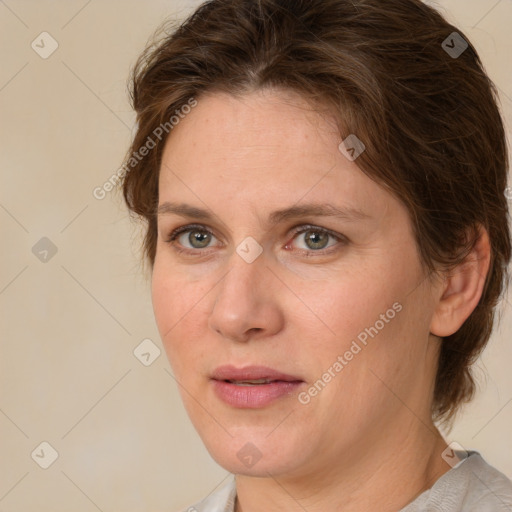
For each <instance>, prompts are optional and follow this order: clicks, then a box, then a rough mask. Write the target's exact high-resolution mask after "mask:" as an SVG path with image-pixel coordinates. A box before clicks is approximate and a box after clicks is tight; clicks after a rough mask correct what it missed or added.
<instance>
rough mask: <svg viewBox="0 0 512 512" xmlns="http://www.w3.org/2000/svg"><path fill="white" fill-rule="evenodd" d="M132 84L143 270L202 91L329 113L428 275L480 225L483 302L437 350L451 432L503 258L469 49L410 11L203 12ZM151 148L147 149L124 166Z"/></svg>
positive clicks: (145, 58) (424, 14)
mask: <svg viewBox="0 0 512 512" xmlns="http://www.w3.org/2000/svg"><path fill="white" fill-rule="evenodd" d="M165 28H166V25H164V28H163V30H165ZM453 32H457V33H458V36H457V35H455V36H454V35H453ZM466 43H467V48H466V49H465V50H464V51H462V53H461V54H460V55H458V54H457V53H454V52H455V50H458V53H460V51H461V50H463V49H464V47H465V44H466ZM450 50H451V51H450ZM130 79H131V83H132V89H131V93H132V104H133V107H134V109H135V111H136V113H137V121H138V127H137V132H136V135H135V137H134V140H133V143H132V145H131V148H130V150H129V153H128V156H127V160H126V161H127V162H130V165H129V166H127V165H126V164H125V167H126V169H127V170H128V171H129V172H127V173H126V175H125V176H124V179H123V185H122V186H123V194H124V199H125V201H126V203H127V205H128V207H129V209H130V210H131V212H133V213H135V214H138V215H139V216H141V217H142V218H144V219H145V220H146V221H147V230H146V235H145V241H144V252H145V255H146V256H147V259H148V260H149V262H150V264H151V266H152V265H153V262H154V258H155V252H156V240H157V220H156V214H155V212H156V206H157V204H158V176H159V169H160V160H161V155H162V150H163V147H164V143H165V141H166V137H167V136H168V134H169V133H170V132H171V129H172V127H173V126H172V123H171V122H170V121H169V120H170V118H171V116H173V115H176V114H178V113H179V112H180V109H181V108H182V107H183V105H186V104H187V103H188V102H190V99H191V98H196V99H199V101H200V95H201V94H202V93H205V92H206V91H208V92H212V91H222V92H227V93H230V94H234V95H236V94H243V93H244V92H248V91H252V90H256V89H260V88H264V87H283V88H288V89H292V90H294V91H296V92H298V93H300V94H301V95H302V96H303V97H304V98H306V99H308V100H310V101H311V102H312V103H313V104H316V105H324V106H328V107H329V109H330V113H331V114H332V115H333V116H334V117H335V118H336V119H337V122H338V126H339V130H340V136H341V139H345V138H346V137H347V136H348V135H349V134H356V135H357V137H358V138H359V139H361V140H362V141H363V142H364V144H365V146H366V151H364V152H363V153H362V154H361V155H360V156H359V158H358V160H357V164H358V166H359V167H360V169H361V170H362V171H363V172H364V173H366V174H367V175H368V176H369V177H371V178H372V179H373V180H375V181H376V182H378V183H379V184H381V185H382V186H384V187H386V188H387V189H388V190H389V192H390V193H392V194H394V195H395V196H396V197H397V198H398V199H399V200H400V201H402V203H403V204H404V205H405V206H406V207H407V209H408V211H409V213H410V216H411V221H412V225H413V228H414V233H415V238H416V243H417V246H418V250H419V253H420V256H421V261H422V264H423V266H424V268H425V269H427V270H428V271H429V273H433V272H434V271H435V270H436V265H439V267H437V268H440V267H442V268H444V269H451V268H453V267H454V266H455V265H457V264H459V263H461V262H462V261H463V260H464V259H465V258H466V257H467V255H468V254H469V252H470V251H471V249H472V247H473V245H474V243H475V242H476V240H477V238H478V232H477V227H478V225H479V224H480V225H482V226H483V227H485V228H486V229H487V232H488V233H489V237H490V243H491V265H490V269H489V272H488V275H487V278H486V283H485V287H484V290H483V294H482V297H481V299H480V301H479V303H478V305H477V306H476V308H475V310H474V311H473V312H472V314H471V315H470V317H469V318H468V319H467V320H466V322H465V323H464V324H463V325H462V326H461V328H460V329H459V330H458V331H457V332H456V333H454V334H453V335H451V336H447V337H445V338H444V339H443V341H442V346H441V351H440V356H439V364H438V369H437V376H436V382H435V389H434V399H433V405H432V415H433V418H434V419H437V420H443V421H444V422H445V423H446V424H448V423H449V422H450V421H451V420H452V419H453V417H454V415H455V413H456V411H457V410H458V408H459V407H460V405H461V404H462V403H464V402H467V401H469V400H470V399H471V398H472V397H473V395H474V392H475V381H474V378H473V376H472V373H471V370H470V367H471V365H472V364H473V362H474V361H475V360H476V358H477V357H478V355H479V354H480V352H481V351H482V349H483V348H484V346H485V344H486V343H487V341H488V339H489V337H490V334H491V331H492V327H493V321H494V309H495V306H496V305H497V303H498V301H499V298H500V295H501V293H502V289H503V286H504V285H508V273H507V264H508V261H509V259H510V252H511V245H510V233H509V228H508V205H507V199H506V197H505V187H506V184H507V183H506V180H507V169H508V154H507V143H506V138H505V131H504V126H503V121H502V119H501V116H500V112H499V109H498V106H497V92H496V89H495V86H494V84H493V83H492V82H491V80H490V79H489V78H488V76H487V75H486V73H485V71H484V68H483V65H482V63H481V61H480V58H479V56H478V55H477V52H476V50H475V48H474V47H473V45H472V44H471V43H470V42H469V40H468V38H467V37H465V36H464V34H463V33H462V32H461V31H460V30H458V29H456V28H455V27H454V26H453V25H451V24H449V23H448V22H447V21H446V20H445V19H444V18H443V17H442V16H441V15H440V14H439V13H438V12H437V11H436V10H434V9H433V8H431V7H429V6H427V5H425V4H423V3H422V2H421V1H420V0H350V1H349V0H210V1H208V2H206V3H204V4H203V5H201V6H200V7H199V8H198V9H197V10H196V11H195V12H194V13H193V14H192V15H191V16H190V17H189V18H188V19H187V20H186V21H185V22H184V23H183V24H181V25H180V26H179V27H178V28H176V29H174V28H173V30H172V32H171V33H165V32H164V36H163V37H162V38H161V40H159V41H158V40H155V42H154V43H153V44H150V45H149V46H148V47H147V48H146V50H145V51H144V53H143V54H142V55H141V56H140V57H139V59H138V61H137V63H136V65H135V67H134V70H133V73H132V76H131V77H130ZM194 101H195V100H194ZM159 126H160V127H162V126H163V127H164V131H165V134H163V132H162V130H161V129H160V131H158V130H156V129H157V127H159ZM160 132H162V133H160ZM156 133H158V134H159V135H160V136H155V135H156ZM162 135H163V136H162ZM150 139H151V141H152V142H153V143H154V148H152V149H151V150H150V151H149V152H145V153H147V154H146V156H144V158H137V159H134V155H135V153H137V152H138V151H139V150H140V148H142V147H143V146H144V145H145V144H146V145H147V142H148V141H149V140H150ZM137 154H138V153H137Z"/></svg>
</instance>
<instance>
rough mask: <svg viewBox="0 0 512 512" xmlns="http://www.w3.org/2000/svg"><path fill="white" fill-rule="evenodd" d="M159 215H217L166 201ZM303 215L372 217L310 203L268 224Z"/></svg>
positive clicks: (350, 218)
mask: <svg viewBox="0 0 512 512" xmlns="http://www.w3.org/2000/svg"><path fill="white" fill-rule="evenodd" d="M157 214H158V215H172V214H175V215H179V216H180V217H188V218H193V219H198V220H212V219H213V218H214V217H215V216H216V215H214V214H212V213H211V212H210V211H209V210H205V209H202V208H198V207H196V206H191V205H188V204H186V203H172V202H169V201H166V202H165V203H162V204H161V205H159V206H158V209H157ZM301 217H334V218H337V219H340V220H345V221H350V222H354V221H364V220H368V219H371V218H372V217H371V216H370V215H368V214H367V213H365V212H363V211H362V210H360V209H358V208H352V207H343V208H339V207H336V206H334V205H332V204H328V203H308V204H303V205H300V206H291V207H289V208H283V209H281V210H276V211H274V212H272V213H271V214H270V215H269V216H268V221H267V222H268V224H269V225H276V224H279V223H280V222H284V221H287V220H291V219H298V218H301Z"/></svg>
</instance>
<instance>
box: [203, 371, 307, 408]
mask: <svg viewBox="0 0 512 512" xmlns="http://www.w3.org/2000/svg"><path fill="white" fill-rule="evenodd" d="M211 382H212V385H213V389H214V391H215V393H216V395H217V397H218V398H220V399H221V400H222V401H223V402H225V403H227V404H228V405H230V406H232V407H236V408H240V409H256V408H262V407H265V406H267V405H270V404H271V403H273V402H274V401H276V400H278V399H284V398H285V397H289V396H290V395H293V394H294V393H295V392H296V391H297V390H298V388H299V387H300V386H301V385H303V384H304V381H303V380H302V379H301V378H300V377H298V376H294V375H289V374H286V373H282V372H279V371H277V370H274V369H272V368H267V367H265V366H246V367H245V368H236V367H234V366H229V365H228V366H220V367H219V368H217V369H216V370H215V371H214V372H213V374H212V377H211Z"/></svg>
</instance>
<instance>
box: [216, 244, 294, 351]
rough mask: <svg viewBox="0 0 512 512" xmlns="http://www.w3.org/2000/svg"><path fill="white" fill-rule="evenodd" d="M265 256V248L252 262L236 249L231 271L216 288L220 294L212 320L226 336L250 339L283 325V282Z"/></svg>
mask: <svg viewBox="0 0 512 512" xmlns="http://www.w3.org/2000/svg"><path fill="white" fill-rule="evenodd" d="M264 256H265V252H263V253H262V254H260V256H258V258H257V259H256V260H254V261H253V262H251V263H248V262H246V261H245V260H244V259H243V258H241V257H240V256H239V255H238V254H237V253H236V252H233V256H232V258H231V259H230V266H229V270H228V272H227V273H226V274H225V276H224V278H223V279H221V281H220V283H219V284H218V286H216V287H215V288H214V290H213V291H214V292H215V293H216V296H215V302H214V305H213V308H212V311H211V314H210V317H209V320H208V324H209V327H210V329H212V330H214V331H215V332H217V333H218V334H219V335H221V336H222V337H223V338H226V339H229V340H232V341H237V342H248V341H249V340H251V339H263V338H267V337H269V336H272V335H274V334H276V333H278V332H279V331H280V330H281V329H282V328H283V324H284V314H283V309H282V304H281V302H280V297H282V291H283V290H282V289H283V284H282V282H281V281H280V280H279V279H278V278H277V277H276V275H275V274H274V271H273V270H271V269H270V267H268V266H267V263H266V261H265V257H264ZM213 291H212V292H213Z"/></svg>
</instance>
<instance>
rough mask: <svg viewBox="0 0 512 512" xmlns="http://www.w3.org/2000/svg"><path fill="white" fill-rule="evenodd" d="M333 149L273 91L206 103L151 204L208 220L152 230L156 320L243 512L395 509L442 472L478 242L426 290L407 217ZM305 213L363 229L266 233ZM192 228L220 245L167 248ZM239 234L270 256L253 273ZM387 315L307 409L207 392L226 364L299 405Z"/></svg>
mask: <svg viewBox="0 0 512 512" xmlns="http://www.w3.org/2000/svg"><path fill="white" fill-rule="evenodd" d="M340 142H341V139H340V136H339V134H338V133H337V131H336V127H335V125H334V122H333V120H331V119H328V118H326V117H325V116H321V115H320V114H318V113H317V112H315V111H314V110H313V109H312V107H311V106H309V105H308V104H307V103H306V102H305V101H304V100H303V99H302V98H301V97H300V96H298V95H296V94H295V93H293V92H291V91H286V90H278V89H268V90H263V91H262V90H260V91H255V92H251V93H246V94H244V95H243V96H240V97H236V98H235V97H233V96H230V95H226V94H223V93H214V94H207V95H203V96H201V97H200V98H198V105H197V106H196V107H195V108H194V109H193V110H192V111H191V113H190V114H188V115H187V116H186V117H185V118H184V119H183V120H181V121H180V123H179V124H178V125H177V126H176V127H175V128H174V129H173V131H172V133H171V136H170V137H169V138H168V140H167V142H166V147H165V151H164V154H163V158H162V166H161V170H160V197H159V204H160V205H163V204H164V203H166V202H176V203H187V204H189V205H192V206H195V207H198V208H205V209H208V210H209V211H210V212H211V213H212V215H213V217H212V218H211V219H209V220H198V219H194V218H190V217H181V216H179V215H176V214H174V213H169V212H167V213H165V212H163V213H161V214H159V216H158V242H157V251H156V258H155V263H154V267H153V279H152V300H153V307H154V312H155V317H156V321H157V325H158V329H159V331H160V335H161V337H162V340H163V344H164V347H165V350H166V352H167V356H168V358H169V361H170V363H171V366H172V369H173V372H174V375H175V377H176V380H177V381H178V383H179V384H180V392H181V395H182V398H183V401H184V405H185V407H186V409H187V412H188V414H189V416H190V418H191V421H192V422H193V424H194V426H195V428H196V429H197V431H198V433H199V435H200V436H201V438H202V440H203V442H204V443H205V445H206V448H207V449H208V451H209V452H210V454H211V455H212V457H213V458H214V459H215V460H216V461H217V462H218V463H219V464H220V465H221V466H222V467H224V468H225V469H227V470H228V471H230V472H232V473H234V474H236V483H237V494H238V498H237V504H236V510H237V511H243V512H255V511H261V510H265V511H269V512H272V511H277V510H291V511H295V510H297V511H303V510H304V509H306V510H308V512H316V511H320V510H322V511H323V510H343V511H346V512H352V511H358V512H360V511H361V510H380V511H384V512H385V511H396V510H399V509H400V508H402V507H404V506H405V505H406V504H407V503H409V502H411V501H412V500H413V499H414V498H415V497H417V496H418V495H419V494H420V493H421V492H423V491H424V490H426V489H428V488H429V487H431V486H432V484H433V483H434V482H435V480H436V479H437V478H439V476H441V475H442V474H444V473H445V472H446V471H448V470H449V469H450V466H449V465H448V464H447V463H446V462H445V461H444V460H443V458H442V457H441V453H442V452H443V450H444V449H445V448H446V442H445V441H444V440H443V438H442V436H441V434H440V433H439V431H438V430H437V429H436V428H435V426H434V425H433V423H432V420H431V414H430V408H431V402H432V392H433V382H434V377H435V372H436V364H437V357H438V351H439V346H440V343H441V340H440V337H441V336H447V335H449V334H452V333H453V332H455V331H457V329H458V328H459V327H460V326H461V325H462V323H463V322H464V321H465V320H466V318H467V317H468V316H469V315H470V313H471V311H473V309H474V308H475V307H476V305H477V303H478V300H479V298H480V296H481V293H482V289H483V284H484V278H485V275H486V273H487V270H488V266H489V250H490V249H489V241H488V237H487V233H486V232H485V230H482V232H481V233H482V236H481V238H480V241H479V243H478V244H477V245H476V246H475V250H474V252H473V253H472V255H471V258H469V259H468V262H467V263H466V264H465V265H464V266H461V268H460V269H457V270H456V271H455V272H453V273H451V274H450V275H439V276H437V275H436V276H432V275H430V276H428V275H426V274H425V272H424V270H423V268H422V266H421V265H420V259H419V254H418V252H417V248H416V245H415V242H414V237H413V233H412V228H411V222H410V219H409V215H408V212H407V210H406V209H405V207H404V206H403V205H402V204H401V203H400V202H399V201H398V200H397V199H396V198H394V197H393V196H392V195H391V194H389V192H387V191H386V190H384V189H383V188H382V187H380V186H379V185H377V184H376V183H375V182H373V181H372V180H371V179H370V178H369V177H367V176H366V175H365V174H364V173H363V172H361V170H360V169H359V168H358V167H357V160H355V161H354V162H351V161H349V160H348V159H347V158H346V157H345V156H344V155H343V154H342V153H341V152H340V151H339V150H338V145H339V143H340ZM309 202H314V203H321V204H326V203H330V204H332V205H335V206H337V207H340V208H341V207H345V206H350V207H353V208H358V209H360V210H362V211H363V212H365V213H366V214H367V215H368V216H369V218H368V219H365V220H353V219H352V220H346V219H338V218H334V217H325V216H322V217H321V216H308V217H303V218H293V219H288V220H285V221H282V222H280V223H278V224H276V225H270V224H268V223H267V217H268V216H269V214H270V213H271V212H273V211H274V210H278V209H281V208H286V207H289V206H292V205H303V204H305V203H309ZM191 223H196V224H201V225H202V226H204V227H206V228H208V229H210V230H211V231H212V232H213V236H212V237H211V238H210V239H208V235H207V234H206V237H207V239H206V242H204V244H203V245H201V243H200V242H195V244H194V239H192V241H191V238H190V237H189V234H190V232H187V233H181V234H180V235H179V236H178V237H177V238H176V239H175V240H174V241H173V242H168V239H169V234H170V233H171V232H172V231H173V230H174V229H176V228H178V227H181V226H186V225H188V224H191ZM304 225H313V226H314V227H315V228H317V229H318V228H324V229H328V230H331V231H332V232H334V233H337V234H339V236H340V239H336V238H334V237H329V238H325V239H324V238H321V239H320V240H321V241H323V243H324V246H321V248H317V246H315V245H314V244H311V243H310V244H308V243H307V242H308V238H307V236H306V235H307V234H306V233H302V234H301V233H299V234H295V233H294V232H293V229H294V228H297V227H299V228H300V227H301V226H304ZM195 229H196V230H197V228H195ZM306 229H307V228H306ZM310 229H312V230H313V231H314V233H317V231H316V230H315V229H314V228H310ZM192 231H193V233H194V232H195V231H194V228H192ZM193 233H192V234H193ZM201 233H203V231H202V230H201V229H200V230H199V236H200V235H201ZM314 233H313V234H314ZM203 234H204V233H203ZM249 236H250V237H252V238H254V239H255V240H256V241H257V242H258V244H259V245H260V246H261V249H262V251H263V252H262V253H261V254H260V255H259V256H258V257H257V258H256V259H255V260H254V261H253V262H252V263H248V262H247V261H245V260H244V259H243V258H242V257H240V255H239V254H238V253H237V252H236V248H237V246H239V244H240V243H241V242H242V241H243V240H244V239H245V238H246V237H249ZM317 236H320V237H321V236H322V235H321V233H320V234H318V233H317ZM192 244H194V245H192ZM319 245H321V244H319ZM180 247H181V248H182V249H185V250H188V251H189V252H188V253H180V252H179V251H178V250H177V249H178V248H180ZM322 253H323V254H322ZM395 302H399V303H400V304H401V306H402V309H401V311H400V312H398V313H397V314H396V315H395V316H394V318H393V319H392V320H390V321H389V322H387V323H385V326H384V327H383V328H382V329H381V330H379V332H378V334H377V335H376V336H375V337H374V338H369V339H368V343H367V345H366V346H364V347H363V348H362V350H361V351H360V352H359V353H358V354H357V355H356V356H354V358H353V359H352V360H351V361H349V362H348V364H347V365H346V366H344V368H343V370H342V371H340V372H339V373H337V374H336V377H334V378H332V379H331V381H330V382H329V383H328V384H327V385H326V386H325V387H324V388H323V389H322V391H321V392H319V393H318V394H317V395H316V396H314V397H312V398H311V401H310V402H309V403H308V404H306V405H303V404H302V403H300V402H299V401H298V398H297V394H296V393H295V394H293V395H289V396H285V397H282V398H280V399H278V400H277V401H275V402H274V403H272V404H270V405H268V406H266V407H263V408H260V409H240V408H235V407H232V406H230V405H228V404H226V403H224V402H223V401H221V400H220V399H219V398H218V397H217V396H216V395H215V394H214V392H213V389H212V385H211V382H210V376H211V374H212V372H213V370H214V369H215V368H217V367H218V366H220V365H224V364H233V365H235V366H237V367H243V366H246V365H250V364H257V365H265V366H269V367H271V368H274V369H277V370H279V371H281V372H284V373H288V374H291V375H296V376H300V378H301V379H302V380H304V381H305V383H304V384H303V385H301V386H302V387H301V391H304V390H307V389H309V387H310V386H311V385H312V384H314V383H315V382H316V381H317V380H318V379H319V378H321V376H322V375H323V374H324V373H325V372H326V370H327V369H328V368H330V367H332V366H333V363H334V362H335V361H336V360H337V358H338V356H339V355H340V354H344V353H345V352H346V351H347V350H348V349H349V348H350V345H351V343H352V341H353V340H354V339H356V337H357V335H358V334H359V333H361V332H362V331H363V330H364V329H365V328H368V327H370V326H374V325H375V323H376V321H377V320H379V318H381V317H380V315H381V314H383V313H385V312H386V311H387V310H388V309H389V308H391V306H392V304H393V303H395ZM248 442H250V443H252V445H254V446H255V447H256V448H257V450H258V452H259V453H260V454H261V459H260V460H258V462H257V463H255V464H254V465H253V466H252V467H247V465H246V464H245V463H244V462H243V461H242V460H241V459H240V458H239V457H238V456H237V453H238V451H239V450H240V449H241V448H242V447H243V446H244V445H245V444H246V443H248ZM252 449H253V450H254V448H252Z"/></svg>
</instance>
